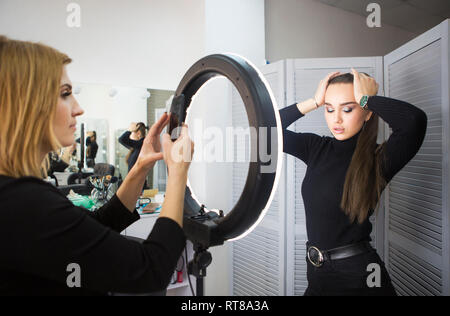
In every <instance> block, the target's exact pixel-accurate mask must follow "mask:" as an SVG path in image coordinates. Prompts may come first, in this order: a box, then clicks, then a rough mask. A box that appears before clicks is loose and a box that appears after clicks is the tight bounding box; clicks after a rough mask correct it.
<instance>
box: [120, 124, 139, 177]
mask: <svg viewBox="0 0 450 316" xmlns="http://www.w3.org/2000/svg"><path fill="white" fill-rule="evenodd" d="M130 135H131V132H130V131H126V132H125V133H123V134H122V135H121V136H120V137H119V143H121V144H122V145H123V146H125V147H126V148H128V149H132V148H133V149H134V150H133V152H132V153H131V155H130V157H129V158H128V161H127V163H128V172H129V171H130V170H131V168H133V166H134V164H135V163H136V161H137V159H138V157H139V153H140V152H141V148H142V144H143V143H144V138H141V139H140V140H132V139H130Z"/></svg>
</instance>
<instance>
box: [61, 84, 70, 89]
mask: <svg viewBox="0 0 450 316" xmlns="http://www.w3.org/2000/svg"><path fill="white" fill-rule="evenodd" d="M62 88H69V90H72V86H71V85H70V84H68V83H65V84H63V85H62V86H61V89H62Z"/></svg>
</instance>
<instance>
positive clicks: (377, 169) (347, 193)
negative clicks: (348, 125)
mask: <svg viewBox="0 0 450 316" xmlns="http://www.w3.org/2000/svg"><path fill="white" fill-rule="evenodd" d="M337 83H351V84H353V74H351V73H346V74H342V75H339V76H337V77H334V78H333V79H331V80H330V81H329V82H328V84H329V85H331V84H337ZM378 120H379V119H378V115H376V114H375V113H372V116H371V117H370V119H369V120H368V121H366V122H365V123H364V125H363V127H362V131H361V133H360V135H359V136H358V141H357V144H356V148H355V151H354V153H353V156H352V160H351V162H350V165H349V167H348V170H347V174H346V176H345V182H344V190H343V193H342V200H341V205H340V207H341V209H342V210H343V211H344V212H345V213H346V214H347V215H348V216H349V217H350V221H351V222H354V221H355V219H357V220H358V223H360V224H361V223H362V222H364V221H365V220H366V218H367V216H368V214H369V210H375V209H376V206H377V204H378V201H379V200H380V196H381V193H382V192H383V190H384V188H385V187H386V180H385V179H384V177H383V175H382V167H381V166H382V164H383V163H384V148H385V146H384V145H385V143H382V144H381V145H377V134H378Z"/></svg>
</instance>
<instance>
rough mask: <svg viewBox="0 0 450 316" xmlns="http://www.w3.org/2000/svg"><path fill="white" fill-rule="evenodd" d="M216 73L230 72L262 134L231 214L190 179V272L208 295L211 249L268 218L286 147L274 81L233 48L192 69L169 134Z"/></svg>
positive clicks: (178, 94)
mask: <svg viewBox="0 0 450 316" xmlns="http://www.w3.org/2000/svg"><path fill="white" fill-rule="evenodd" d="M216 76H224V77H226V78H227V79H228V80H230V81H231V82H232V83H233V84H234V86H235V87H236V89H237V90H238V92H239V94H240V96H241V98H242V100H243V102H244V105H245V108H246V112H247V116H248V121H249V126H250V128H255V129H256V131H257V133H256V136H253V137H256V139H253V138H252V139H251V146H252V149H254V148H253V147H254V146H256V150H251V157H250V158H251V159H250V161H251V162H250V165H249V171H248V175H247V180H246V183H245V186H244V189H243V192H242V195H241V197H240V198H239V200H238V202H237V204H236V205H235V206H234V208H233V209H232V210H231V211H230V212H228V213H227V215H226V216H224V215H223V211H221V210H220V211H218V210H208V209H207V208H206V207H205V205H203V204H201V203H200V202H199V201H198V200H197V199H196V198H195V196H194V194H193V193H192V191H191V188H190V185H189V183H188V185H187V187H186V192H185V198H184V221H183V227H184V228H183V229H184V232H185V234H186V237H187V239H189V240H191V241H192V243H193V245H194V251H195V254H194V259H193V260H192V261H191V262H189V265H188V273H189V274H193V275H194V276H195V277H196V278H197V292H196V294H197V295H203V279H204V277H205V276H206V268H207V266H208V265H209V264H210V263H211V261H212V257H211V254H210V253H209V252H208V251H207V249H208V248H209V247H213V246H218V245H222V244H223V243H224V242H225V241H226V240H236V239H239V238H242V237H243V236H245V235H246V234H248V233H249V232H250V231H251V230H253V228H254V227H256V225H257V224H258V223H259V222H260V221H261V220H262V218H263V216H264V214H265V213H266V211H267V210H268V208H269V206H270V203H271V202H272V200H273V197H274V195H275V190H276V187H277V185H278V180H279V176H280V171H281V164H282V153H283V149H282V144H283V141H282V130H281V120H280V116H279V113H278V107H277V105H276V102H275V99H274V97H273V95H272V92H271V89H270V87H269V85H268V83H267V82H266V81H265V78H264V76H263V75H262V74H261V73H260V72H259V71H258V70H257V69H256V68H255V67H254V66H253V65H251V63H250V62H249V61H247V60H246V59H244V58H243V57H240V56H237V55H233V54H215V55H209V56H206V57H204V58H202V59H200V60H199V61H197V62H196V63H195V64H194V65H193V66H192V67H191V68H190V69H189V70H188V71H187V72H186V74H185V75H184V77H183V79H182V80H181V82H180V84H179V85H178V88H177V90H176V92H175V96H174V98H173V101H172V105H171V109H170V112H171V121H170V124H169V134H170V135H172V140H175V139H177V138H178V136H179V129H177V130H175V131H174V133H172V131H173V130H174V129H175V128H177V127H180V126H181V125H182V123H183V122H184V121H185V119H186V110H187V108H188V107H189V105H190V104H191V102H192V98H193V96H194V95H195V94H196V93H197V91H198V90H199V89H200V88H201V87H202V86H203V85H204V84H205V83H206V82H207V81H208V80H210V79H212V78H214V77H216ZM260 128H266V129H267V133H263V135H260V133H259V129H260ZM175 132H177V134H175ZM273 133H276V135H272V134H273ZM173 134H175V135H173ZM273 137H276V139H277V145H276V146H271V140H272V138H273ZM264 142H265V144H267V153H270V156H271V160H270V161H268V162H263V161H261V159H260V155H259V154H258V153H259V152H260V151H259V150H260V148H259V147H260V144H261V143H264ZM271 147H272V148H271ZM274 164H275V166H276V171H273V172H261V170H262V169H261V168H264V167H267V166H270V165H274Z"/></svg>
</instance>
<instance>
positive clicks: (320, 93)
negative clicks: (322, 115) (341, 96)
mask: <svg viewBox="0 0 450 316" xmlns="http://www.w3.org/2000/svg"><path fill="white" fill-rule="evenodd" d="M340 74H341V73H340V72H339V71H335V72H330V73H329V74H328V75H327V76H326V77H325V78H323V79H322V80H320V82H319V86H318V87H317V90H316V94H315V95H314V101H316V104H317V105H318V106H322V105H323V104H324V103H325V92H326V91H327V87H328V81H330V80H331V79H333V78H334V77H336V76H339V75H340Z"/></svg>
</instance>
